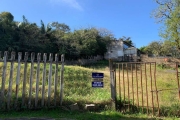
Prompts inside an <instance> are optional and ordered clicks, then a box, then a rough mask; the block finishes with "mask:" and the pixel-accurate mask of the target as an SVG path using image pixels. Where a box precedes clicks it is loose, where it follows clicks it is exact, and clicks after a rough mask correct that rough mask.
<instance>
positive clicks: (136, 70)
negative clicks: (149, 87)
mask: <svg viewBox="0 0 180 120" xmlns="http://www.w3.org/2000/svg"><path fill="white" fill-rule="evenodd" d="M135 65H136V66H135V69H136V86H137V89H136V90H137V91H136V92H137V107H139V94H138V75H137V63H136V64H135Z"/></svg>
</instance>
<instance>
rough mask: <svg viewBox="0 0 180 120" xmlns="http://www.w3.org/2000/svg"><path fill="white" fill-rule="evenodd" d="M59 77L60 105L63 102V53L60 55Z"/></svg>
mask: <svg viewBox="0 0 180 120" xmlns="http://www.w3.org/2000/svg"><path fill="white" fill-rule="evenodd" d="M61 62H62V64H61V78H60V81H61V82H60V105H62V102H63V88H64V55H61Z"/></svg>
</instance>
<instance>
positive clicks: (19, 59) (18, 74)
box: [15, 52, 22, 108]
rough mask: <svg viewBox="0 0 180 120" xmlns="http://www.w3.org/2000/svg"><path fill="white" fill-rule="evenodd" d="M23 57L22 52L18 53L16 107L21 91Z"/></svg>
mask: <svg viewBox="0 0 180 120" xmlns="http://www.w3.org/2000/svg"><path fill="white" fill-rule="evenodd" d="M21 58H22V53H21V52H19V53H18V68H17V76H16V102H15V108H16V107H17V104H18V91H19V80H20V71H21Z"/></svg>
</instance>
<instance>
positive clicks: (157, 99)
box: [154, 63, 160, 116]
mask: <svg viewBox="0 0 180 120" xmlns="http://www.w3.org/2000/svg"><path fill="white" fill-rule="evenodd" d="M154 64H155V67H154V84H155V89H156V101H157V106H158V116H160V109H159V98H158V91H157V85H156V63H154Z"/></svg>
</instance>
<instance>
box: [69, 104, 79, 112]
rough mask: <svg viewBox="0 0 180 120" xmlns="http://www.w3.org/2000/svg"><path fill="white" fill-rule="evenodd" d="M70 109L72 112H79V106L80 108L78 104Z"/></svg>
mask: <svg viewBox="0 0 180 120" xmlns="http://www.w3.org/2000/svg"><path fill="white" fill-rule="evenodd" d="M69 108H70V110H71V111H76V110H79V106H78V104H77V103H75V104H72V105H69Z"/></svg>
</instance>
